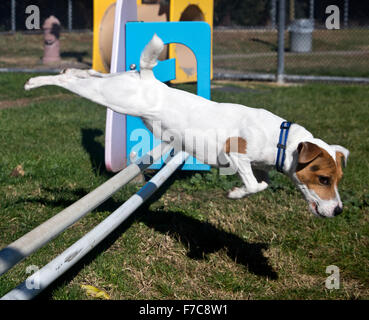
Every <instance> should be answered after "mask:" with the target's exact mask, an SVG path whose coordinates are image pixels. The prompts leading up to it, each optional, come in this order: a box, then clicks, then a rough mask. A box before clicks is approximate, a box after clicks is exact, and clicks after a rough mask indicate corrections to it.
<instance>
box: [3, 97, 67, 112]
mask: <svg viewBox="0 0 369 320" xmlns="http://www.w3.org/2000/svg"><path fill="white" fill-rule="evenodd" d="M55 98H57V99H60V98H62V99H68V98H69V99H70V98H72V96H71V95H69V94H65V93H61V94H56V95H52V96H47V97H38V98H21V99H15V100H3V101H0V110H2V109H8V108H20V107H26V106H28V105H29V104H31V103H33V102H41V101H46V100H50V99H55Z"/></svg>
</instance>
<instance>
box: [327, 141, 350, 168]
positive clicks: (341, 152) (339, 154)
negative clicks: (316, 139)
mask: <svg viewBox="0 0 369 320" xmlns="http://www.w3.org/2000/svg"><path fill="white" fill-rule="evenodd" d="M331 147H332V148H333V149H334V150H335V151H336V158H337V162H338V161H341V160H342V159H343V160H344V161H343V167H346V166H347V159H348V157H349V155H350V151H348V150H347V149H346V148H344V147H342V146H339V145H331Z"/></svg>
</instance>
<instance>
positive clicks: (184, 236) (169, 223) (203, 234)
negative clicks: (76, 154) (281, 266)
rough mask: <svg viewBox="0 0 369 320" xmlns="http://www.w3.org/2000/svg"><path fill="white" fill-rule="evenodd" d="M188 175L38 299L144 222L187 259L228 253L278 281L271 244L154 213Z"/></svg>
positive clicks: (107, 206) (110, 207)
mask: <svg viewBox="0 0 369 320" xmlns="http://www.w3.org/2000/svg"><path fill="white" fill-rule="evenodd" d="M88 132H89V135H88V136H90V137H95V136H96V134H97V133H98V131H95V130H93V131H92V132H90V131H88ZM187 176H188V173H184V172H177V173H176V174H174V175H173V176H171V177H170V178H169V179H168V180H167V181H166V182H165V183H164V184H163V186H162V187H161V188H160V189H159V190H158V191H157V192H156V193H155V194H154V195H153V196H152V197H151V198H150V199H149V200H148V201H147V202H146V203H144V204H143V205H142V206H141V207H140V208H139V209H138V210H136V211H135V212H134V213H133V214H132V215H131V216H129V217H128V219H127V220H125V221H124V222H123V223H122V224H121V225H120V226H118V227H117V228H116V229H115V230H113V231H112V232H111V233H110V234H109V235H108V236H107V237H106V238H105V240H104V241H102V242H101V243H100V244H98V245H97V246H96V247H95V248H93V249H92V250H91V251H90V252H89V253H88V254H87V255H86V256H85V257H83V258H82V259H81V260H80V261H78V262H77V263H76V264H75V265H74V266H73V267H71V268H70V269H69V270H68V271H67V272H66V273H64V274H63V275H62V276H61V277H59V278H58V279H57V280H56V281H54V282H53V283H52V284H51V285H50V286H49V287H48V288H46V289H45V290H44V291H43V292H41V293H40V294H39V295H38V296H37V299H50V298H51V297H52V294H53V291H54V290H57V289H58V288H59V287H60V286H64V285H66V284H68V283H69V282H70V281H72V280H73V279H74V278H75V277H76V276H77V275H78V273H79V272H80V271H81V270H82V269H83V268H84V267H85V266H87V265H89V264H90V263H91V262H93V261H94V260H95V259H96V258H97V257H98V256H99V255H100V254H102V253H103V252H104V251H106V250H107V249H108V248H110V247H111V246H112V245H113V244H114V243H115V242H116V240H117V239H119V237H121V235H122V234H123V233H124V232H126V231H127V229H128V228H130V227H131V225H132V224H133V223H134V222H136V221H140V222H143V223H144V224H146V225H147V226H148V227H149V228H153V229H154V230H156V231H158V232H160V233H163V234H169V235H170V236H171V237H173V238H174V239H175V240H176V241H180V242H181V243H182V245H183V246H185V247H186V248H187V250H188V253H187V256H188V257H189V258H191V259H206V258H207V257H206V255H207V254H209V253H213V252H217V251H219V250H225V252H226V253H227V255H228V256H229V257H230V258H231V259H232V260H234V261H235V262H236V263H238V264H242V265H243V266H245V267H246V268H247V269H248V270H249V271H250V272H251V273H254V274H256V275H258V276H261V277H267V278H269V279H272V280H275V279H277V278H278V275H277V273H276V272H275V271H274V270H273V268H272V267H271V266H270V265H269V263H268V259H267V258H266V257H264V255H263V250H266V249H267V248H268V244H266V243H248V242H246V241H244V240H243V239H241V238H240V237H238V236H237V235H235V234H232V233H229V232H227V231H224V230H220V229H218V228H216V227H215V226H213V225H212V224H211V223H209V222H204V221H200V220H197V219H195V218H193V217H189V216H186V215H184V214H182V213H181V212H175V211H164V210H155V211H152V210H150V209H149V208H150V205H151V204H153V203H154V202H156V201H157V200H158V199H159V198H160V197H161V196H162V195H163V194H164V193H165V192H166V191H167V190H168V188H169V187H170V186H171V185H172V184H173V182H174V181H175V180H178V179H179V180H181V179H183V178H186V177H187ZM49 191H50V192H52V190H49ZM72 193H73V194H74V195H73V196H72V197H71V198H79V197H80V196H81V194H84V193H85V192H84V191H83V190H79V189H78V190H74V191H72ZM32 201H33V202H37V201H39V202H44V201H45V199H43V198H40V199H33V200H32ZM69 201H71V200H69ZM69 201H65V202H63V200H57V201H56V202H55V203H54V202H48V203H47V204H48V205H54V206H59V205H61V204H64V205H65V206H67V205H69V204H70V203H69ZM71 202H72V201H71ZM123 202H124V200H123V199H122V200H121V201H120V200H114V199H112V198H110V199H108V200H107V201H106V202H105V203H103V204H102V205H100V206H99V207H98V208H97V209H95V210H99V211H100V210H103V211H110V212H113V211H114V210H116V209H117V208H118V207H119V206H121V205H122V203H123Z"/></svg>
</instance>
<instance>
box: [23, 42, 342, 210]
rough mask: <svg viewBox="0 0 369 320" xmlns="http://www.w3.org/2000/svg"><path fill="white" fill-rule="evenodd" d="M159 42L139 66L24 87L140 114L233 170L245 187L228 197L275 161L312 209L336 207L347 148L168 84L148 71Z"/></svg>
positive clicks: (158, 131) (259, 186) (159, 131)
mask: <svg viewBox="0 0 369 320" xmlns="http://www.w3.org/2000/svg"><path fill="white" fill-rule="evenodd" d="M163 47H164V45H163V42H162V40H161V39H160V38H158V37H157V36H156V35H155V36H154V37H153V38H152V40H151V41H150V42H149V43H148V45H147V46H146V48H145V49H144V51H143V52H142V54H141V60H140V72H138V71H129V72H123V73H118V74H101V73H98V72H96V71H94V70H88V71H84V70H77V69H68V70H66V71H65V72H64V73H62V74H60V75H56V76H42V77H36V78H31V79H29V81H28V82H27V83H26V84H25V89H26V90H29V89H33V88H37V87H40V86H45V85H56V86H60V87H63V88H65V89H68V90H70V91H72V92H74V93H76V94H78V95H80V96H82V97H85V98H87V99H90V100H92V101H94V102H96V103H98V104H101V105H103V106H105V107H108V108H111V109H112V110H114V111H116V112H119V113H122V114H128V115H132V116H137V117H140V118H141V119H142V120H143V121H144V123H145V125H146V126H147V127H148V129H150V130H151V131H152V132H153V134H154V135H155V136H156V138H158V139H161V140H163V141H164V142H167V143H172V142H173V141H172V140H173V137H170V135H166V134H164V133H165V132H168V130H169V131H172V132H175V133H176V135H177V137H176V138H180V139H179V140H180V143H179V146H178V144H177V148H180V149H182V150H184V151H186V152H188V153H189V154H191V155H193V156H194V157H196V158H197V159H198V160H200V161H202V162H204V163H208V164H210V165H213V166H218V167H219V166H224V165H225V164H226V163H227V164H228V166H230V167H231V168H233V169H234V170H236V171H237V172H238V174H239V176H240V177H241V179H242V182H243V186H242V187H240V188H234V189H233V190H231V191H230V192H229V193H228V197H229V198H234V199H236V198H242V197H245V196H247V195H250V194H253V193H256V192H259V191H262V190H264V189H265V188H267V186H268V184H267V178H265V179H264V180H266V181H258V180H257V179H256V177H255V175H254V172H253V168H254V169H255V168H258V169H260V168H262V169H263V170H264V171H267V170H269V169H271V168H272V167H273V166H275V165H277V168H278V169H279V171H281V172H283V173H285V174H286V175H287V176H289V177H290V178H291V179H292V180H293V182H294V183H295V184H296V185H297V187H298V188H299V189H300V190H301V191H302V193H303V195H304V197H305V199H306V200H307V202H308V204H309V209H310V211H311V212H313V213H314V214H315V215H317V216H320V217H333V216H336V215H338V214H340V213H341V212H342V202H341V200H340V196H339V194H338V191H337V185H338V183H339V181H340V179H341V178H342V168H341V160H342V159H344V163H345V164H346V161H347V158H348V155H349V151H348V150H347V149H345V148H343V147H341V146H338V145H328V144H327V143H325V142H324V141H322V140H320V139H316V138H314V137H313V135H312V134H311V133H310V132H309V131H307V130H306V129H304V128H303V127H302V126H300V125H297V124H292V125H291V126H290V127H289V123H286V122H285V120H284V119H282V118H280V117H278V116H276V115H274V114H272V113H271V112H268V111H266V110H264V109H254V108H249V107H245V106H242V105H238V104H231V103H217V102H214V101H210V100H207V99H204V98H202V97H200V96H197V95H194V94H191V93H188V92H185V91H181V90H178V89H174V88H170V87H168V86H167V85H165V84H164V83H162V82H160V81H158V80H157V79H156V78H155V77H154V74H153V71H152V69H153V67H154V66H155V65H156V63H157V58H158V56H159V54H160V53H161V51H162V49H163ZM157 123H159V124H160V126H158V125H155V124H157ZM281 125H282V128H281ZM284 127H289V128H287V129H284ZM209 132H213V133H214V132H215V134H209ZM287 135H288V139H287ZM194 141H195V143H194ZM197 141H201V142H202V143H200V144H199V143H196V142H197ZM199 145H201V147H200V146H199ZM204 146H205V148H204ZM214 159H215V160H214ZM265 176H267V174H266V175H265Z"/></svg>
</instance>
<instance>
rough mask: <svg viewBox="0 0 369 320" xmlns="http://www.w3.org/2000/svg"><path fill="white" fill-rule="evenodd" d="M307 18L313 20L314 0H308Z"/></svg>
mask: <svg viewBox="0 0 369 320" xmlns="http://www.w3.org/2000/svg"><path fill="white" fill-rule="evenodd" d="M309 19H310V20H314V0H310V6H309Z"/></svg>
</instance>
